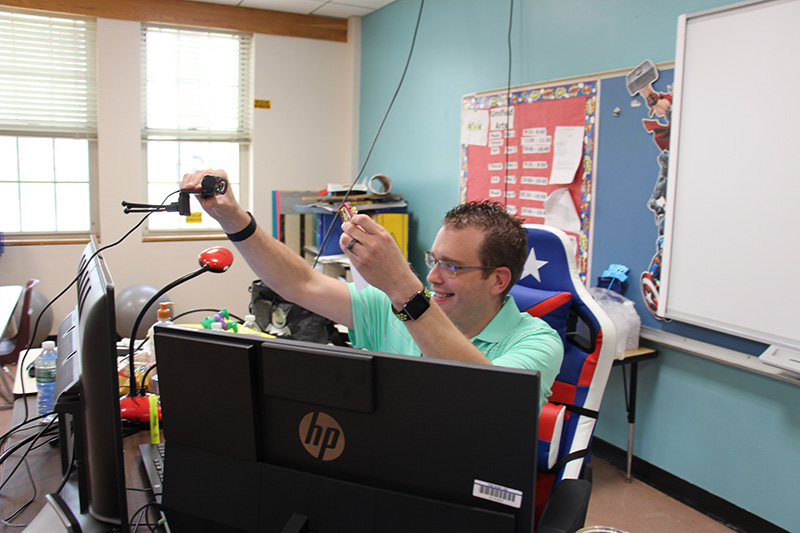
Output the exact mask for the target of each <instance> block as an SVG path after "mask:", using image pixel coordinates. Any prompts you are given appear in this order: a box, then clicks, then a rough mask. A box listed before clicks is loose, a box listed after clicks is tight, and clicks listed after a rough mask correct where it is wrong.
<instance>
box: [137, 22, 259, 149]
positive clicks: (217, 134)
mask: <svg viewBox="0 0 800 533" xmlns="http://www.w3.org/2000/svg"><path fill="white" fill-rule="evenodd" d="M142 40H143V43H142V47H141V49H142V115H143V116H142V122H143V124H142V138H143V139H147V140H161V139H165V140H167V139H173V140H175V139H177V140H204V141H230V142H247V141H249V140H250V135H251V134H250V131H251V118H250V117H251V115H252V114H251V113H250V105H249V104H250V99H251V97H250V94H251V78H252V77H251V74H250V69H251V66H250V65H251V61H250V54H251V40H252V38H251V35H249V34H242V33H235V32H223V31H210V30H196V29H187V28H175V27H168V26H159V25H152V24H143V25H142Z"/></svg>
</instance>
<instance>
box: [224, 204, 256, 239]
mask: <svg viewBox="0 0 800 533" xmlns="http://www.w3.org/2000/svg"><path fill="white" fill-rule="evenodd" d="M247 214H248V215H250V223H249V224H248V225H247V226H245V227H244V229H243V230H241V231H237V232H236V233H226V234H225V235H227V236H228V239H230V240H231V241H232V242H239V241H243V240H245V239H247V238H248V237H250V236H251V235H253V233H255V232H256V228H257V227H258V224H257V223H256V219H255V218H253V214H252V213H251V212H250V211H248V212H247Z"/></svg>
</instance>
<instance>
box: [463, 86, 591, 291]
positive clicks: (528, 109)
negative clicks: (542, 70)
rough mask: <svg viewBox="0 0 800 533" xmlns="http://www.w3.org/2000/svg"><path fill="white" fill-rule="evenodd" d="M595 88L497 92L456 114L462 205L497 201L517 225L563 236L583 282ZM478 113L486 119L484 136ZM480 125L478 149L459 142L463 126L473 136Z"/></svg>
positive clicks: (475, 97) (469, 99) (473, 98)
mask: <svg viewBox="0 0 800 533" xmlns="http://www.w3.org/2000/svg"><path fill="white" fill-rule="evenodd" d="M599 87H600V82H599V81H598V80H584V81H575V82H570V83H564V84H562V85H539V86H535V85H531V86H527V87H521V88H518V89H514V90H512V91H511V92H510V93H509V91H508V89H507V88H503V89H497V90H495V91H486V92H483V93H478V94H470V95H466V96H464V97H463V99H462V108H461V110H462V132H461V138H462V144H461V189H460V192H461V201H462V202H469V201H473V200H485V199H489V200H494V201H498V202H501V203H503V204H504V205H505V207H506V210H507V211H508V212H509V213H513V214H514V215H516V216H517V217H518V218H520V219H522V221H523V223H526V224H546V223H552V225H555V226H558V227H560V228H562V229H563V230H564V231H566V232H567V233H568V234H569V236H570V237H571V238H572V239H573V240H574V241H575V242H576V243H577V250H576V264H577V266H578V271H579V274H580V276H581V278H582V279H584V280H585V279H586V274H587V271H588V265H589V249H590V243H589V237H590V235H591V231H590V224H591V220H592V214H591V210H592V197H593V195H592V192H593V180H594V166H595V165H594V162H595V131H596V126H597V116H596V114H597V109H598V105H599ZM479 112H484V113H485V112H488V113H489V118H488V121H489V124H488V131H486V122H485V120H487V119H486V117H485V115H483V114H481V113H479ZM477 117H482V118H481V119H478V118H477ZM479 120H483V121H484V122H480V124H481V126H480V129H481V131H485V132H486V133H487V134H488V135H487V139H486V143H485V144H483V140H484V139H483V138H482V137H480V138H476V136H473V135H465V133H466V132H465V131H464V130H465V128H466V126H465V125H470V124H472V126H471V127H473V128H475V124H477V123H478V121H479ZM473 133H474V132H473ZM476 139H477V140H476ZM465 141H466V142H465ZM560 189H563V191H561V192H558V193H556V191H558V190H560ZM554 194H555V195H554ZM548 199H550V201H549V202H548V203H546V202H547V200H548Z"/></svg>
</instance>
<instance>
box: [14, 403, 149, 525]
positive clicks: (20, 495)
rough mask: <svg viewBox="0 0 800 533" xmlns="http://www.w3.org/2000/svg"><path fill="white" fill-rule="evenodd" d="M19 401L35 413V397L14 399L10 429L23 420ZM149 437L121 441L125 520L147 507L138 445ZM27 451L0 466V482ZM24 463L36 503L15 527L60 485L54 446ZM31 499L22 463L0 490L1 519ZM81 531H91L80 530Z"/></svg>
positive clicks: (146, 433) (43, 448)
mask: <svg viewBox="0 0 800 533" xmlns="http://www.w3.org/2000/svg"><path fill="white" fill-rule="evenodd" d="M23 401H27V402H28V408H29V409H30V413H31V414H35V413H36V396H29V397H26V398H18V399H17V400H16V401H15V402H14V413H13V415H12V420H11V427H14V426H15V425H16V424H17V423H19V422H20V421H21V420H22V419H23V417H24V405H23V403H22V402H23ZM42 427H44V426H40V425H38V424H36V427H35V428H33V429H30V430H25V431H24V432H21V433H19V434H17V435H15V436H13V437H12V438H11V439H10V442H9V444H8V445H7V446H6V449H7V448H9V446H10V445H12V444H13V443H14V442H19V441H20V440H22V439H23V438H24V437H25V436H27V435H31V434H33V433H34V432H36V431H39V429H40V428H42ZM149 437H150V432H149V431H139V432H138V433H136V434H134V435H131V436H128V437H125V438H124V439H123V447H124V455H125V480H126V485H127V487H128V515H129V517H133V515H134V513H136V511H137V510H139V508H140V507H142V506H143V505H145V504H147V502H148V501H149V499H150V495H151V493H150V491H149V488H148V487H149V485H148V483H147V480H146V476H145V474H144V471H143V468H142V464H141V461H140V458H139V444H142V443H145V442H148V440H149ZM38 444H41V442H39V443H37V445H38ZM27 449H28V445H26V446H23V447H22V449H21V450H18V451H17V452H15V453H14V454H13V455H12V456H11V457H10V458H9V459H7V460H6V462H5V463H3V464H2V465H1V467H2V476H0V478H2V481H3V482H5V480H6V477H7V476H9V475H10V474H11V471H12V470H13V469H14V466H15V465H16V464H17V462H18V461H17V460H16V459H15V458H16V457H20V456H21V455H22V454H23V452H24V451H25V450H27ZM27 464H28V467H29V468H30V472H31V474H32V476H33V479H34V481H35V483H36V501H34V502H33V503H31V504H30V505H29V506H28V507H27V508H26V509H25V510H24V511H23V512H22V513H21V514H20V515H19V517H17V518H16V519H14V520H13V523H15V524H28V523H30V521H31V520H33V518H34V517H35V516H36V515H37V514H38V513H39V511H40V510H41V509H42V507H43V505H44V499H45V494H47V493H48V492H50V491H53V490H55V489H56V487H58V485H59V483H60V482H61V460H60V455H59V449H58V448H57V447H54V446H51V445H49V444H44V445H43V446H40V447H39V448H37V449H35V450H32V451H31V452H30V453H29V454H28V455H27ZM145 489H146V490H145ZM69 491H72V493H74V492H75V491H77V488H76V487H73V486H71V485H70V484H68V485H67V486H66V487H65V489H64V494H65V495H67V496H69ZM31 496H33V489H32V487H31V479H30V478H29V477H28V473H27V471H26V468H25V463H23V464H22V466H21V467H20V469H19V470H17V472H16V473H15V474H14V475H13V477H12V478H11V479H10V480H9V482H8V484H7V485H5V486H4V487H3V489H2V491H0V514H2V518H6V517H8V516H9V515H10V514H12V513H13V512H14V511H16V510H17V509H18V508H19V507H21V506H22V505H23V504H25V502H27V501H28V500H29V499H30V498H31ZM67 499H69V498H67ZM136 518H138V516H137V517H134V520H135V519H136ZM148 518H149V521H150V523H156V522H157V520H158V517H157V516H156V514H155V512H151V513H150V515H149V517H148ZM144 523H145V521H144V520H142V524H144ZM0 529H2V527H0ZM108 529H109V530H110V529H111V527H110V526H109V528H108ZM84 531H94V530H93V529H90V528H89V529H87V528H86V527H84ZM159 531H163V529H160V528H159Z"/></svg>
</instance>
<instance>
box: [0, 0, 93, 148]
mask: <svg viewBox="0 0 800 533" xmlns="http://www.w3.org/2000/svg"><path fill="white" fill-rule="evenodd" d="M95 43H96V24H95V22H94V20H93V19H88V18H83V17H74V16H67V15H47V16H42V15H40V14H30V13H26V12H24V11H19V10H14V9H11V8H2V9H0V132H3V133H11V134H19V135H45V136H49V137H59V136H60V137H82V138H96V136H97V88H96V87H97V85H96V58H95Z"/></svg>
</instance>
